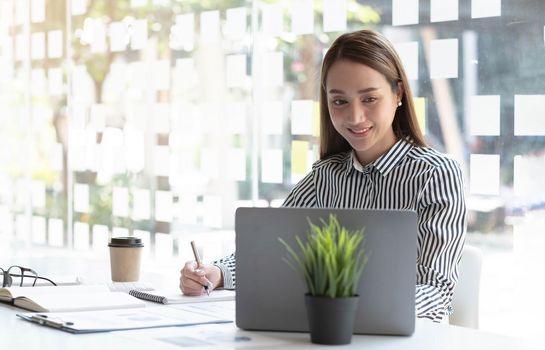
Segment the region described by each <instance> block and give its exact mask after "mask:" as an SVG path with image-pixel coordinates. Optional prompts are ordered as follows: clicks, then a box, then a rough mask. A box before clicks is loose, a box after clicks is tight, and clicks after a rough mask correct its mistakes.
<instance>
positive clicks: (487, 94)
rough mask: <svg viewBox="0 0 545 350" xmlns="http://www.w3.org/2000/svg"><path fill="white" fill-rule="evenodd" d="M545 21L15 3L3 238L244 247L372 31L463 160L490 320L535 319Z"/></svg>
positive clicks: (0, 173) (357, 9)
mask: <svg viewBox="0 0 545 350" xmlns="http://www.w3.org/2000/svg"><path fill="white" fill-rule="evenodd" d="M544 18H545V4H543V2H541V1H538V0H535V1H531V0H527V1H524V2H519V1H515V0H510V1H508V0H503V1H501V0H420V1H419V0H387V1H380V0H370V1H363V0H361V1H355V0H295V1H287V0H278V1H274V0H271V1H258V0H253V1H251V0H225V1H221V0H218V1H198V0H195V1H193V0H183V1H182V0H178V1H176V0H130V1H129V0H120V1H106V0H0V81H1V83H0V106H1V111H2V114H1V117H0V140H2V147H1V148H0V238H1V241H2V242H5V243H2V244H1V247H0V254H1V253H5V252H8V251H13V250H15V251H16V250H17V249H19V250H20V251H24V249H27V248H48V247H49V248H56V249H58V250H60V251H62V249H70V250H76V251H81V252H82V253H83V252H86V253H89V254H97V255H100V254H104V253H105V251H106V244H107V241H108V239H109V237H111V236H125V235H134V236H139V237H142V238H143V239H144V242H145V245H146V247H147V248H146V254H147V257H148V258H149V259H155V260H166V261H171V262H174V263H179V264H180V265H181V263H182V262H183V261H185V260H186V259H190V258H191V251H190V249H189V245H188V243H187V242H188V241H189V240H191V239H198V240H199V241H200V242H202V244H201V245H203V246H206V249H205V251H204V259H205V260H211V259H214V258H217V257H220V256H222V255H223V254H227V253H229V252H231V251H232V250H233V249H234V240H233V237H234V236H233V218H234V212H235V210H236V208H237V207H239V206H278V205H280V204H281V203H282V200H283V198H285V196H286V194H287V193H288V191H289V190H290V189H291V188H292V187H293V185H294V184H295V183H296V182H297V181H298V180H299V179H301V178H302V176H303V175H304V174H305V173H307V172H308V171H309V170H310V167H311V165H312V163H313V162H314V161H315V160H317V157H318V137H319V117H318V115H319V111H318V91H319V71H320V64H321V59H322V57H323V54H324V52H325V51H326V50H327V48H328V47H329V45H330V44H331V42H332V41H333V40H334V39H335V38H336V37H337V36H338V35H340V34H341V33H343V32H346V31H352V30H357V29H361V28H373V29H376V30H378V31H380V32H382V33H384V34H385V35H386V36H387V37H388V38H390V39H391V41H392V42H393V43H394V44H395V46H396V48H397V50H398V52H399V54H400V56H401V58H402V60H403V62H404V65H405V68H406V70H407V73H408V77H409V79H410V83H411V85H412V87H413V93H414V96H415V103H416V106H417V110H418V115H419V122H420V126H421V128H422V130H423V131H424V134H425V136H426V139H427V141H428V142H429V143H430V144H431V145H432V146H434V147H436V148H437V149H439V150H441V151H443V152H445V153H449V154H450V155H452V156H453V157H455V158H456V159H457V160H458V161H459V162H460V164H461V165H462V168H463V170H464V173H465V178H466V193H467V204H468V208H469V210H470V213H469V214H470V215H469V222H468V226H469V227H468V231H469V232H468V237H467V241H468V243H470V244H474V245H477V246H479V247H481V248H482V249H483V252H484V257H485V260H484V265H483V277H482V282H483V284H482V309H481V328H483V329H488V330H492V331H497V332H502V333H508V334H533V333H534V332H537V324H538V321H537V317H538V316H536V315H540V313H539V312H537V311H538V310H536V309H535V307H536V306H535V304H537V303H536V302H535V301H536V300H538V294H537V293H538V291H540V290H542V288H543V282H542V281H540V280H539V279H535V276H536V275H539V274H540V272H541V271H540V268H539V267H545V259H544V258H543V257H541V255H542V254H539V252H540V251H541V250H543V249H544V248H545V238H544V237H545V235H544V234H543V228H544V227H545V215H544V214H543V207H544V203H545V192H544V191H543V190H542V189H543V188H544V187H545V186H544V185H545V184H544V183H543V182H544V180H543V178H544V177H543V174H544V172H545V158H544V154H545V152H544V151H545V123H544V118H545V116H544V110H545V84H544V83H543V81H544V77H545V71H544V69H545V68H544V65H543V62H545V39H544V38H545V36H544V28H545V27H544V26H545V19H544ZM23 248H24V249H23ZM21 249H23V250H21ZM541 311H545V310H541Z"/></svg>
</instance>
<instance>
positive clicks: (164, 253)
mask: <svg viewBox="0 0 545 350" xmlns="http://www.w3.org/2000/svg"><path fill="white" fill-rule="evenodd" d="M173 243H174V241H173V239H172V237H171V236H170V235H169V234H167V233H161V232H156V233H155V258H157V259H159V260H164V259H168V258H171V257H172V253H173Z"/></svg>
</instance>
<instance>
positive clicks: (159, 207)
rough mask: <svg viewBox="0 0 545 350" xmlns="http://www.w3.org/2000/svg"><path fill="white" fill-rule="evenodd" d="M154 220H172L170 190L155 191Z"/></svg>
mask: <svg viewBox="0 0 545 350" xmlns="http://www.w3.org/2000/svg"><path fill="white" fill-rule="evenodd" d="M155 220H157V221H164V222H171V221H172V192H169V191H155Z"/></svg>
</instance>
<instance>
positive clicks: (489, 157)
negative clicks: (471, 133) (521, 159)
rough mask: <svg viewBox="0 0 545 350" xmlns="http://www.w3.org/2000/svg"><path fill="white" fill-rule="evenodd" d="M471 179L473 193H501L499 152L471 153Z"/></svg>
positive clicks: (470, 188) (470, 185) (471, 191)
mask: <svg viewBox="0 0 545 350" xmlns="http://www.w3.org/2000/svg"><path fill="white" fill-rule="evenodd" d="M469 179H470V181H469V191H470V193H471V194H484V195H499V194H500V156H499V154H471V155H470V157H469Z"/></svg>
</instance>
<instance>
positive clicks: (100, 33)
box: [84, 18, 125, 53]
mask: <svg viewBox="0 0 545 350" xmlns="http://www.w3.org/2000/svg"><path fill="white" fill-rule="evenodd" d="M87 21H91V22H90V24H91V27H90V30H91V42H90V45H91V52H92V53H103V52H106V51H107V50H108V43H107V40H106V37H107V34H108V29H107V27H106V24H105V23H102V21H101V20H100V19H97V20H92V19H91V18H87V19H85V23H87ZM84 28H85V27H84ZM116 44H117V43H116ZM119 45H120V47H119V50H124V49H125V46H124V45H123V44H119Z"/></svg>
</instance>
